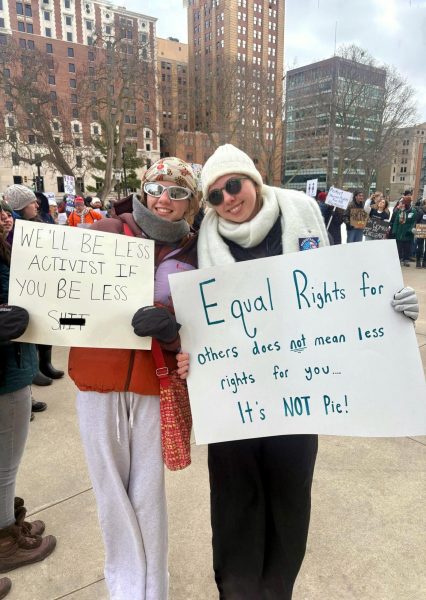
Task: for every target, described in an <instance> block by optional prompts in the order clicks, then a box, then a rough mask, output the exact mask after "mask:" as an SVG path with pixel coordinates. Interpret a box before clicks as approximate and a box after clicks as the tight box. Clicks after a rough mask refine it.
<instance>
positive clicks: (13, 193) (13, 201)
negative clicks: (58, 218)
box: [4, 184, 37, 210]
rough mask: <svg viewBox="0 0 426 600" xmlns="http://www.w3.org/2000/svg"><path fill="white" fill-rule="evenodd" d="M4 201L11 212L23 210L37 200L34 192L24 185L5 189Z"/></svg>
mask: <svg viewBox="0 0 426 600" xmlns="http://www.w3.org/2000/svg"><path fill="white" fill-rule="evenodd" d="M4 199H5V200H6V202H7V203H8V204H9V206H10V208H11V209H12V210H23V209H24V208H25V207H26V206H28V205H29V204H31V202H34V201H35V200H37V198H36V196H35V194H34V192H33V191H32V190H30V188H28V187H26V186H25V185H19V184H14V185H11V186H10V187H8V188H7V190H6V191H5V193H4Z"/></svg>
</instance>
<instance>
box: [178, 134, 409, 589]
mask: <svg viewBox="0 0 426 600" xmlns="http://www.w3.org/2000/svg"><path fill="white" fill-rule="evenodd" d="M201 183H202V191H203V197H204V199H205V200H206V201H207V204H208V205H210V207H211V208H212V209H213V210H211V209H210V210H209V211H208V212H207V214H206V216H205V218H204V220H203V223H202V225H201V229H200V233H199V239H198V248H197V249H198V262H199V267H200V268H203V267H210V266H216V265H226V264H232V263H234V262H239V261H243V260H252V259H257V258H263V257H267V256H275V255H279V254H283V253H288V252H299V251H300V250H304V249H305V248H312V247H320V248H321V247H324V246H328V236H327V232H326V230H325V227H324V221H323V219H322V217H321V213H320V210H319V208H318V205H317V204H316V202H315V201H314V200H313V199H311V198H309V197H308V196H307V195H305V194H304V193H302V192H297V191H292V190H284V189H281V188H276V187H270V186H267V185H263V182H262V177H261V175H260V173H259V171H258V170H257V169H256V167H255V165H254V163H253V161H252V160H251V159H250V158H249V157H248V156H247V154H245V153H244V152H242V151H241V150H239V149H238V148H235V147H234V146H232V145H231V144H225V145H224V146H220V147H219V148H218V149H217V150H216V151H215V152H214V154H213V155H212V156H211V157H210V158H209V159H208V160H207V162H206V164H205V165H204V168H203V170H202V173H201ZM414 299H415V295H414ZM411 300H412V296H410V308H409V309H408V310H407V314H408V316H411V317H412V318H415V311H416V308H415V302H414V301H413V303H411ZM404 307H405V309H407V307H406V305H405V304H404ZM397 310H401V308H400V309H397ZM417 312H418V305H417ZM178 367H179V373H180V375H181V377H183V378H184V377H185V376H186V375H187V373H188V369H189V355H188V354H184V353H182V354H180V355H179V357H178ZM317 446H318V438H317V436H316V435H282V436H275V437H266V438H258V439H248V440H238V441H231V442H223V443H216V444H210V445H209V449H208V465H209V474H210V488H211V496H210V497H211V522H212V529H213V566H214V571H215V579H216V583H217V587H218V589H219V594H220V599H221V600H231V599H232V600H237V599H238V600H260V599H263V598H265V599H266V598H268V599H269V600H278V599H279V600H289V599H290V598H291V596H292V590H293V586H294V582H295V579H296V576H297V573H298V571H299V569H300V566H301V564H302V561H303V557H304V554H305V549H306V540H307V535H308V527H309V518H310V508H311V485H312V478H313V472H314V466H315V459H316V454H317Z"/></svg>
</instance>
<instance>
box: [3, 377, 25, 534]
mask: <svg viewBox="0 0 426 600" xmlns="http://www.w3.org/2000/svg"><path fill="white" fill-rule="evenodd" d="M30 416H31V390H30V386H29V385H27V386H25V387H23V388H21V389H20V390H16V391H15V392H10V393H8V394H0V529H3V527H8V526H9V525H12V524H13V523H14V522H15V509H14V499H15V484H16V475H17V473H18V468H19V464H20V462H21V458H22V455H23V453H24V448H25V442H26V441H27V437H28V429H29V426H30Z"/></svg>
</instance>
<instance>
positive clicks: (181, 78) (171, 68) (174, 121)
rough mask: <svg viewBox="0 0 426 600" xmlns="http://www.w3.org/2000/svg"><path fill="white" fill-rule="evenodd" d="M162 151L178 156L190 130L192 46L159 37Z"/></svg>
mask: <svg viewBox="0 0 426 600" xmlns="http://www.w3.org/2000/svg"><path fill="white" fill-rule="evenodd" d="M157 65H158V82H159V91H160V93H159V119H160V148H161V155H162V156H175V155H176V140H177V134H178V132H179V131H188V45H187V44H183V43H182V42H180V41H179V40H177V39H175V38H168V39H163V38H157Z"/></svg>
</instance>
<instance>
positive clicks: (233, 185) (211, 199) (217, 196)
mask: <svg viewBox="0 0 426 600" xmlns="http://www.w3.org/2000/svg"><path fill="white" fill-rule="evenodd" d="M244 179H250V177H238V178H236V177H232V178H231V179H228V181H227V182H226V183H225V185H224V186H223V188H215V189H214V190H212V191H211V192H209V195H208V196H207V202H208V203H209V204H211V205H212V206H219V205H220V204H222V202H223V190H225V191H226V192H227V193H228V194H230V195H231V196H235V194H239V193H240V192H241V188H242V184H241V182H242V181H244Z"/></svg>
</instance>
